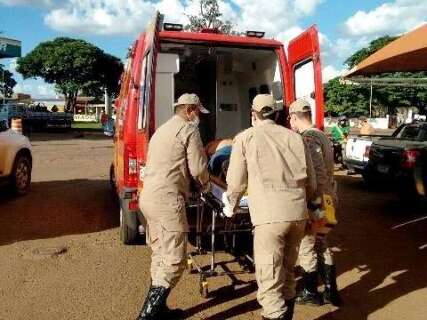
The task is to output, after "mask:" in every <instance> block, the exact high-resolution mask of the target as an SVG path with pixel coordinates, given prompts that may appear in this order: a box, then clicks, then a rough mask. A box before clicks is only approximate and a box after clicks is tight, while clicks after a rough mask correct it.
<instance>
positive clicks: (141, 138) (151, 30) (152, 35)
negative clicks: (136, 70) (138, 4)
mask: <svg viewBox="0 0 427 320" xmlns="http://www.w3.org/2000/svg"><path fill="white" fill-rule="evenodd" d="M162 21H163V16H162V15H161V14H160V13H159V12H158V11H157V12H156V13H155V16H154V18H153V19H152V21H151V23H150V24H149V25H148V27H147V30H146V32H145V37H144V49H143V54H142V55H141V56H140V57H139V58H140V59H141V76H140V79H139V81H138V84H139V95H138V116H137V119H136V129H137V137H136V145H137V148H136V152H137V159H138V169H137V170H138V176H139V179H138V181H139V183H138V184H139V185H140V186H141V183H142V180H143V176H144V169H145V162H146V158H147V151H148V141H149V139H150V136H151V135H152V133H153V132H154V130H155V112H154V106H155V101H154V100H155V82H156V66H157V54H158V38H159V32H160V29H161V25H162Z"/></svg>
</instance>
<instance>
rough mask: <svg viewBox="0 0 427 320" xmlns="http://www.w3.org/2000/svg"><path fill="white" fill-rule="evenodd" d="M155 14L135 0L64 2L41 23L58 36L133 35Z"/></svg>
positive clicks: (152, 6)
mask: <svg viewBox="0 0 427 320" xmlns="http://www.w3.org/2000/svg"><path fill="white" fill-rule="evenodd" d="M154 10H155V6H154V4H153V3H151V2H148V1H139V0H121V1H116V0H87V1H80V0H68V1H67V3H66V4H65V5H64V6H63V7H59V8H56V9H53V10H52V11H50V12H49V13H48V14H47V15H46V16H45V23H46V24H47V25H48V26H49V27H51V28H52V29H55V30H58V31H62V32H73V33H85V34H103V35H111V34H136V33H138V32H140V31H142V30H143V28H144V27H145V25H146V24H147V21H149V19H150V17H151V16H152V14H153V12H154Z"/></svg>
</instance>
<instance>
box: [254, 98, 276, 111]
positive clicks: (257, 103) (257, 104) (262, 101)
mask: <svg viewBox="0 0 427 320" xmlns="http://www.w3.org/2000/svg"><path fill="white" fill-rule="evenodd" d="M275 105H276V103H275V101H274V98H273V96H272V95H271V94H259V95H257V96H256V97H255V98H254V101H253V102H252V110H255V111H257V112H260V111H261V110H262V108H265V107H270V108H272V109H273V110H274V111H276V110H275V109H276V108H275Z"/></svg>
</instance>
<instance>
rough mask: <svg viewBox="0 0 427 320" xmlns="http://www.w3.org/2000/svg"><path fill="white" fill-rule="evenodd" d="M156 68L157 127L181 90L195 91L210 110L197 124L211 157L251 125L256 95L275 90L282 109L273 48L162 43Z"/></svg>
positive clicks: (277, 67) (279, 79)
mask: <svg viewBox="0 0 427 320" xmlns="http://www.w3.org/2000/svg"><path fill="white" fill-rule="evenodd" d="M156 69H157V70H156V72H157V74H156V90H155V92H156V99H155V101H156V107H155V110H156V115H155V118H156V127H159V126H160V125H161V124H162V123H164V122H165V121H167V120H168V119H169V118H170V117H171V116H172V113H173V110H172V108H171V107H170V106H171V105H172V104H173V102H174V101H176V100H177V99H178V97H179V96H180V95H181V94H183V93H186V92H188V93H196V94H197V95H198V96H199V97H200V100H201V102H202V104H203V105H204V107H205V108H206V109H208V110H209V111H210V114H208V115H201V117H200V118H201V122H200V125H199V128H200V134H201V137H202V141H203V143H204V145H207V146H208V148H207V153H208V155H210V156H213V155H214V153H215V152H216V151H218V150H219V149H220V148H221V147H224V146H227V145H229V144H230V143H231V139H232V138H233V137H234V136H235V135H236V134H237V133H239V132H241V131H242V130H244V129H246V128H249V127H250V126H251V105H252V100H253V98H254V97H255V96H256V95H257V94H259V93H270V94H273V96H274V97H275V100H276V101H277V105H278V106H280V107H279V108H283V96H282V95H283V93H282V92H283V89H282V88H283V87H282V80H281V70H280V64H279V61H278V58H277V55H276V53H275V52H274V50H272V49H252V48H232V47H211V46H207V45H194V44H184V43H168V42H166V43H161V45H160V52H159V54H158V60H157V68H156ZM224 139H226V140H225V141H223V142H222V143H221V140H224ZM228 139H230V140H228ZM227 141H228V144H227ZM218 143H220V144H219V145H218ZM223 156H224V157H223V158H224V159H226V158H227V156H229V154H226V155H223ZM211 160H212V159H211ZM218 163H221V164H222V162H221V161H219V162H218ZM211 169H213V168H211Z"/></svg>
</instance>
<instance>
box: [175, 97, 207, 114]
mask: <svg viewBox="0 0 427 320" xmlns="http://www.w3.org/2000/svg"><path fill="white" fill-rule="evenodd" d="M182 104H194V105H197V106H198V107H199V110H200V112H201V113H205V114H207V113H209V110H208V109H206V108H205V107H203V105H202V103H201V102H200V99H199V97H198V96H197V94H195V93H184V94H183V95H181V96H180V97H179V98H178V101H177V102H176V103H174V105H173V107H174V108H175V107H176V106H179V105H182Z"/></svg>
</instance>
